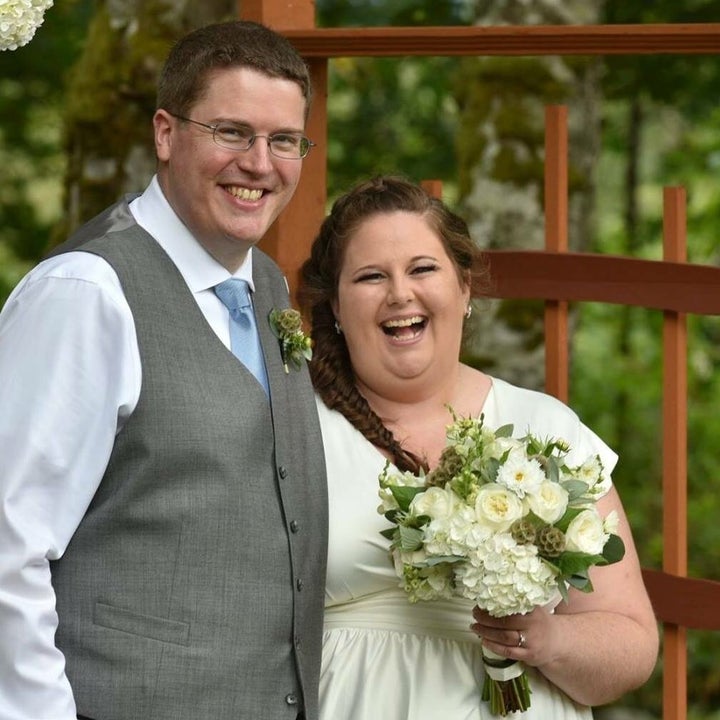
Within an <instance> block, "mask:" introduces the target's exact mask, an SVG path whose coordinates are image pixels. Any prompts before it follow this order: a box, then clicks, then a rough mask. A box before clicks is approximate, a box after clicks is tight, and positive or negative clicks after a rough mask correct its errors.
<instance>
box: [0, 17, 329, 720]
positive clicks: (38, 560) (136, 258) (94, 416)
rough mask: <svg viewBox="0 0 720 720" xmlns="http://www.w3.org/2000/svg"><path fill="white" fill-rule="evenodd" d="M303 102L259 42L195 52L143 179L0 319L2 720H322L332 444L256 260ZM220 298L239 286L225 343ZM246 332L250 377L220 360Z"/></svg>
mask: <svg viewBox="0 0 720 720" xmlns="http://www.w3.org/2000/svg"><path fill="white" fill-rule="evenodd" d="M310 94H311V90H310V81H309V77H308V73H307V68H306V67H305V65H304V63H303V62H302V60H301V58H300V57H299V56H298V55H297V53H296V52H295V51H294V50H293V48H292V47H291V46H290V44H289V43H288V42H287V41H286V40H285V39H284V38H282V37H280V36H279V35H277V34H276V33H274V32H272V31H270V30H269V29H267V28H265V27H263V26H262V25H258V24H255V23H247V22H230V23H224V24H219V25H213V26H208V27H206V28H202V29H200V30H197V31H195V32H193V33H191V34H190V35H188V36H186V37H185V38H184V39H182V40H181V41H180V42H179V43H178V44H177V45H176V46H175V47H174V48H173V49H172V51H171V53H170V56H169V58H168V60H167V63H166V65H165V67H164V69H163V72H162V75H161V78H160V82H159V87H158V103H157V110H156V112H155V115H154V119H153V125H154V133H155V145H156V152H157V158H158V170H157V175H156V177H154V178H153V180H152V182H151V183H150V185H149V186H148V188H147V189H146V190H145V192H144V193H143V194H142V195H141V196H139V197H136V198H126V200H124V201H122V202H119V203H118V204H116V205H115V206H113V207H111V208H109V209H108V210H107V211H106V212H105V213H103V214H102V215H100V216H99V217H97V218H95V219H94V220H92V221H91V222H90V223H88V224H87V225H86V226H84V227H83V228H81V229H80V230H79V232H78V233H77V234H76V235H75V237H73V238H71V240H70V241H69V243H68V244H67V245H66V246H63V247H61V248H60V250H59V252H58V253H55V254H54V255H53V257H51V258H49V259H46V260H45V261H44V262H42V263H41V264H40V265H39V266H38V267H37V268H35V269H34V270H33V271H32V272H31V273H30V274H29V275H28V276H27V277H26V278H24V279H23V281H22V282H21V283H20V284H19V286H18V287H17V288H16V290H15V291H14V293H13V294H12V296H11V297H10V298H9V300H8V302H7V304H6V306H5V308H4V309H3V312H2V314H1V315H0V407H1V408H2V411H1V413H0V638H1V639H2V640H1V641H0V718H2V720H28V719H29V718H32V719H33V720H45V719H47V720H50V719H52V720H70V719H71V718H75V717H76V715H77V717H80V718H93V720H143V719H145V718H148V720H149V719H150V718H151V719H152V720H184V719H185V718H188V719H190V718H192V719H193V720H196V719H197V718H213V720H223V719H225V718H226V719H227V720H231V719H232V720H239V719H241V718H248V719H252V720H263V719H264V718H268V719H272V720H276V719H279V720H282V719H283V718H288V720H295V719H296V718H305V719H306V720H312V718H315V717H316V716H317V683H318V675H319V668H320V635H321V628H322V604H323V593H324V578H325V552H326V547H325V546H326V534H327V517H326V515H327V508H326V505H327V501H326V490H325V469H324V462H323V455H322V448H321V441H320V431H319V427H318V423H317V417H316V414H315V410H314V401H313V395H312V390H311V387H310V383H309V380H308V375H307V369H306V368H305V367H301V368H300V369H299V370H298V369H295V368H290V369H289V370H288V372H286V371H285V369H284V367H283V358H282V356H281V350H280V343H279V341H278V338H277V337H276V336H275V335H274V334H273V330H272V328H271V327H270V324H269V322H268V315H269V313H270V312H271V310H273V309H275V310H280V309H283V308H286V307H287V306H288V304H289V299H288V294H287V284H286V282H285V280H284V278H283V276H282V274H281V273H280V271H279V269H278V268H277V266H276V265H275V264H274V263H273V262H272V261H271V260H270V259H269V258H268V257H267V256H266V255H264V254H263V253H262V252H260V251H259V250H257V249H256V248H254V245H255V244H256V243H257V242H258V241H259V240H260V239H261V238H262V237H263V235H264V234H265V232H266V231H267V229H268V227H269V226H270V224H271V223H272V222H273V221H274V220H275V218H276V217H277V216H278V214H279V213H280V212H281V211H282V210H283V208H284V207H285V206H286V205H287V203H288V201H289V200H290V198H291V197H292V194H293V192H294V190H295V187H296V186H297V183H298V180H299V176H300V169H301V166H302V158H303V157H304V156H305V155H306V154H307V152H308V150H309V149H310V146H311V143H310V141H309V140H308V139H307V138H306V137H305V136H304V128H305V122H306V118H307V112H308V105H309V102H310ZM242 280H244V281H245V283H242V282H240V283H239V282H238V281H242ZM226 281H229V283H230V285H231V286H233V287H235V286H236V285H238V284H239V285H242V286H244V287H246V288H248V287H249V289H250V290H251V293H250V294H251V297H252V300H251V303H252V308H253V309H254V318H255V326H253V323H252V322H251V323H250V327H249V330H248V328H247V327H245V331H246V332H249V335H247V336H245V340H242V341H239V342H240V346H239V347H236V344H235V337H236V335H235V333H237V332H239V331H238V327H240V325H237V326H236V325H235V324H234V323H235V322H236V321H238V322H241V321H242V317H241V316H240V315H236V313H241V311H239V310H237V309H231V310H228V307H231V306H228V307H226V305H225V304H224V303H225V302H227V301H228V300H227V298H225V297H224V296H223V293H222V291H221V288H220V287H218V286H221V285H222V286H227V285H228V283H227V282H226ZM249 302H250V301H248V303H249ZM245 317H246V318H247V316H245ZM250 317H252V313H251V316H250ZM258 336H259V340H260V344H261V347H262V355H261V356H260V362H259V369H258V368H255V372H257V373H258V375H257V377H256V376H254V375H253V374H252V373H251V372H250V370H249V369H248V368H249V367H250V361H246V362H248V367H246V366H245V365H244V364H242V362H240V361H239V360H238V358H236V357H235V355H234V354H232V353H231V352H230V349H232V351H233V352H236V351H237V352H242V351H243V347H244V346H246V345H252V343H253V342H256V341H257V339H258ZM231 338H232V339H231Z"/></svg>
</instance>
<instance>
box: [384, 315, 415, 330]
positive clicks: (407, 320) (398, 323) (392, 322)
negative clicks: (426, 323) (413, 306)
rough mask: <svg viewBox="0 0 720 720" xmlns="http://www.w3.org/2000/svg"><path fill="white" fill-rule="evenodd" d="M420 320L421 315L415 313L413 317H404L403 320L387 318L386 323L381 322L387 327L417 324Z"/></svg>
mask: <svg viewBox="0 0 720 720" xmlns="http://www.w3.org/2000/svg"><path fill="white" fill-rule="evenodd" d="M421 322H422V317H420V315H415V316H414V317H410V318H404V319H403V320H388V321H387V322H386V323H383V325H384V327H387V328H394V327H410V326H411V325H417V324H418V323H421Z"/></svg>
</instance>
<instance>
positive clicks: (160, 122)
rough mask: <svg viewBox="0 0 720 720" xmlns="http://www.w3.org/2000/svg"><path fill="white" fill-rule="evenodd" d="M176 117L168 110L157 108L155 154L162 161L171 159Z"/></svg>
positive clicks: (154, 116)
mask: <svg viewBox="0 0 720 720" xmlns="http://www.w3.org/2000/svg"><path fill="white" fill-rule="evenodd" d="M173 120H174V118H173V117H172V115H170V113H168V112H167V111H166V110H162V109H159V110H156V111H155V115H153V131H154V133H155V154H156V155H157V158H158V160H159V161H161V162H167V161H168V160H169V159H170V150H171V148H172V134H173V130H174V128H175V125H174V123H173Z"/></svg>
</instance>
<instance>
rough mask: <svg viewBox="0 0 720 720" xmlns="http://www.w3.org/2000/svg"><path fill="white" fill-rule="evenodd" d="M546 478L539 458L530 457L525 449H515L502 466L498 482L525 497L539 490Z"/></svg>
mask: <svg viewBox="0 0 720 720" xmlns="http://www.w3.org/2000/svg"><path fill="white" fill-rule="evenodd" d="M545 479H546V478H545V473H544V472H543V469H542V466H541V465H540V463H539V462H538V461H537V460H533V459H528V458H527V457H526V455H525V452H524V451H517V450H514V451H512V452H511V453H510V455H509V456H508V458H507V460H506V461H505V462H504V463H503V464H502V465H501V466H500V469H499V470H498V474H497V479H496V482H497V483H499V484H500V485H504V486H505V487H507V488H509V489H510V490H512V491H513V492H515V493H516V494H517V495H518V497H525V495H528V494H530V493H534V492H537V491H538V488H539V487H540V485H541V484H542V483H543V482H544V481H545Z"/></svg>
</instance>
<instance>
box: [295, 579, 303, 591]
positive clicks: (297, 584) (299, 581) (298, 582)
mask: <svg viewBox="0 0 720 720" xmlns="http://www.w3.org/2000/svg"><path fill="white" fill-rule="evenodd" d="M295 587H296V588H297V589H298V591H300V590H302V589H303V581H302V578H298V579H297V580H296V581H295Z"/></svg>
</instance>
